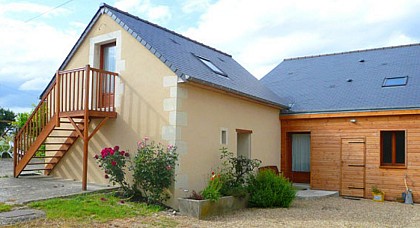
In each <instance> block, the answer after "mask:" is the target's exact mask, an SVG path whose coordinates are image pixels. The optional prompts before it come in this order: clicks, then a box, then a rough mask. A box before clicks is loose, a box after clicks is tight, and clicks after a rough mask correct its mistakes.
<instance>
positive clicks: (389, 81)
mask: <svg viewBox="0 0 420 228" xmlns="http://www.w3.org/2000/svg"><path fill="white" fill-rule="evenodd" d="M407 80H408V76H405V77H394V78H385V79H384V83H383V84H382V87H392V86H405V85H407Z"/></svg>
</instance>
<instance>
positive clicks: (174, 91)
mask: <svg viewBox="0 0 420 228" xmlns="http://www.w3.org/2000/svg"><path fill="white" fill-rule="evenodd" d="M118 31H120V32H118ZM115 34H117V35H115ZM107 36H109V37H111V38H112V39H115V37H117V38H116V39H117V52H119V54H117V56H119V57H118V59H117V71H118V73H120V80H119V81H117V82H116V83H117V84H116V110H117V113H118V116H117V118H116V119H110V120H109V121H108V122H107V123H106V124H105V125H104V126H103V127H102V128H101V129H100V130H99V132H98V133H97V134H96V135H95V136H94V137H93V138H92V139H91V141H90V142H89V158H88V167H89V168H88V182H95V183H108V180H106V179H105V178H104V177H103V176H104V173H103V171H102V170H100V168H99V167H98V165H97V163H96V161H95V159H94V158H93V157H94V155H95V154H99V153H100V151H101V149H102V148H104V147H112V146H114V145H119V146H120V147H121V148H122V149H124V150H126V151H129V152H130V153H132V154H133V155H134V153H135V152H136V151H137V149H136V146H137V141H138V140H140V139H141V138H142V137H144V136H148V137H150V138H151V139H153V140H155V141H158V142H162V143H165V144H167V143H170V144H176V145H177V147H178V153H180V158H179V166H178V167H177V168H176V174H177V175H176V182H175V184H174V186H173V187H172V189H171V190H172V192H173V193H174V195H173V197H172V199H171V200H170V201H169V202H168V204H169V205H170V206H173V207H177V200H176V198H177V197H184V196H186V195H188V194H189V193H185V192H184V190H189V192H191V191H192V190H196V191H200V190H202V189H203V188H204V186H205V184H206V182H207V177H208V176H209V175H210V173H211V171H212V170H214V169H216V167H217V165H218V164H219V156H220V153H219V149H220V148H221V147H222V145H221V144H220V134H221V133H220V131H221V129H222V128H223V129H225V130H227V132H228V144H227V145H226V146H227V147H228V148H229V150H230V151H232V152H234V153H236V129H246V130H251V131H252V136H251V157H252V158H258V159H260V160H262V161H263V165H277V166H279V164H280V123H279V122H280V121H279V110H278V109H277V108H272V107H267V106H265V105H261V104H257V103H255V102H252V101H249V100H244V99H242V98H238V97H234V96H231V95H229V94H226V93H221V92H217V91H214V90H208V89H205V88H201V87H197V86H195V85H190V84H185V83H182V84H178V83H177V77H176V76H175V74H174V73H173V72H172V71H171V70H170V69H169V68H167V66H166V65H164V64H163V63H162V62H161V61H160V60H159V59H158V58H157V57H155V56H154V55H153V54H152V53H150V52H149V51H148V50H147V49H146V48H145V47H143V46H142V45H141V44H140V43H139V42H138V41H137V40H135V39H134V38H133V37H132V36H131V35H130V34H128V33H127V32H126V31H125V30H123V29H122V28H121V27H120V26H119V25H117V24H116V23H115V22H114V21H113V20H112V19H111V18H109V17H108V16H107V15H105V16H101V17H100V19H99V20H98V21H97V23H96V24H95V25H94V26H93V28H92V30H91V32H90V33H89V34H88V36H87V37H86V39H85V40H84V41H83V43H82V44H81V46H80V47H79V49H78V50H77V52H76V53H75V55H74V56H73V58H72V59H71V61H70V62H69V64H68V66H67V69H72V68H77V67H82V66H85V65H86V64H88V63H91V64H93V65H94V66H95V64H96V62H97V61H96V59H95V58H94V57H95V56H93V54H92V50H93V49H92V41H95V40H103V39H104V37H105V38H106V37H107ZM92 56H93V57H92ZM99 121H100V120H99V119H98V120H92V122H91V123H90V126H89V127H90V132H92V130H93V129H94V127H95V126H96V125H97V124H98V123H99ZM82 154H83V144H82V141H81V139H79V140H78V141H77V142H76V143H75V144H74V145H73V147H72V149H71V150H70V151H69V152H68V153H67V154H66V156H65V157H64V158H63V160H62V161H61V162H60V163H59V164H58V165H57V167H56V168H55V169H54V171H53V173H52V175H54V176H58V177H62V178H66V179H75V180H81V179H82ZM88 188H89V185H88Z"/></svg>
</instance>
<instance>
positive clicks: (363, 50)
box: [283, 43, 420, 61]
mask: <svg viewBox="0 0 420 228" xmlns="http://www.w3.org/2000/svg"><path fill="white" fill-rule="evenodd" d="M411 46H420V43H414V44H403V45H396V46H388V47H380V48H368V49H360V50H354V51H345V52H336V53H329V54H320V55H308V56H302V57H293V58H287V59H284V60H283V61H289V60H300V59H310V58H317V57H324V56H333V55H344V54H352V53H360V52H368V51H378V50H386V49H393V48H402V47H411Z"/></svg>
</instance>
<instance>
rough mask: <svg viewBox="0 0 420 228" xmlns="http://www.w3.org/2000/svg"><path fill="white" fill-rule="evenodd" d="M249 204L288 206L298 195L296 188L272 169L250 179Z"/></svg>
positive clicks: (253, 205) (257, 205) (255, 205)
mask: <svg viewBox="0 0 420 228" xmlns="http://www.w3.org/2000/svg"><path fill="white" fill-rule="evenodd" d="M248 191H249V194H250V197H249V201H248V202H249V204H250V206H252V207H285V208H288V207H290V205H291V204H292V202H293V200H294V199H295V197H296V190H295V189H294V188H293V185H292V183H291V182H289V181H288V180H287V179H286V178H284V177H283V176H278V175H276V174H275V173H274V172H273V171H271V170H264V171H261V172H259V173H258V174H257V175H256V176H251V177H250V179H249V185H248Z"/></svg>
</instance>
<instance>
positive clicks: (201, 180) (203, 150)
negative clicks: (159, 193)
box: [175, 84, 280, 196]
mask: <svg viewBox="0 0 420 228" xmlns="http://www.w3.org/2000/svg"><path fill="white" fill-rule="evenodd" d="M178 90H179V92H178V93H179V94H182V96H180V97H179V98H178V99H179V100H180V101H179V102H178V104H179V105H178V113H179V114H180V116H181V117H182V120H181V121H180V123H182V124H179V126H178V132H179V134H178V136H179V137H178V141H177V145H178V146H179V150H178V152H179V153H180V159H179V164H180V166H179V168H178V170H177V182H176V183H175V189H176V190H177V191H178V195H181V196H185V195H188V194H190V193H191V191H192V190H195V191H197V192H198V191H201V190H202V189H203V188H204V187H205V186H206V184H207V181H208V178H209V177H210V175H211V172H212V171H217V167H218V166H219V165H220V151H219V149H220V148H222V147H227V148H228V150H229V151H231V152H233V153H234V154H236V152H237V133H236V129H243V130H250V131H252V134H251V158H257V159H260V160H262V162H263V163H262V166H265V165H276V166H278V167H279V165H280V123H279V122H280V121H279V109H278V108H272V107H268V106H265V105H261V104H258V103H255V102H252V101H248V100H244V99H242V98H238V97H234V96H232V95H231V94H227V93H225V92H218V91H216V90H212V89H205V88H203V87H197V86H194V85H190V84H179V88H178ZM185 119H186V120H185ZM222 129H224V130H227V134H228V140H227V145H222V144H221V140H220V137H221V130H222ZM184 190H188V192H189V193H185V192H184Z"/></svg>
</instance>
